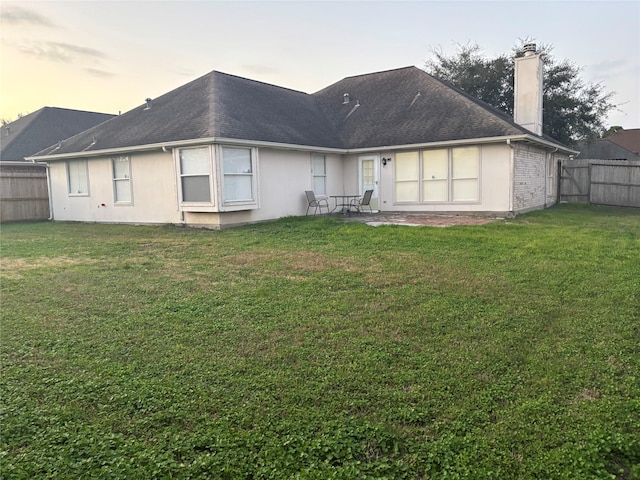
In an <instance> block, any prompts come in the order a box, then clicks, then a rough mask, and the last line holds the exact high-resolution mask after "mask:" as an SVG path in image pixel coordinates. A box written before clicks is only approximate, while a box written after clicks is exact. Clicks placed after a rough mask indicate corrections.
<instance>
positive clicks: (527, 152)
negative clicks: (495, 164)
mask: <svg viewBox="0 0 640 480" xmlns="http://www.w3.org/2000/svg"><path fill="white" fill-rule="evenodd" d="M546 159H547V154H546V152H545V151H544V150H542V149H540V148H536V147H532V146H527V145H516V146H515V152H514V188H513V211H514V212H515V213H518V212H523V211H528V210H535V209H539V208H544V207H545V205H546V200H547V197H546V188H545V183H546V177H545V175H546V174H545V172H546V170H545V161H546Z"/></svg>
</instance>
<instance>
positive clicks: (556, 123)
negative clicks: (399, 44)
mask: <svg viewBox="0 0 640 480" xmlns="http://www.w3.org/2000/svg"><path fill="white" fill-rule="evenodd" d="M529 42H530V40H529V39H526V40H521V41H520V43H519V44H518V45H516V46H514V47H513V51H512V52H511V54H502V55H499V56H497V57H495V58H487V57H486V56H485V55H484V53H483V52H482V49H481V48H480V46H478V45H477V44H466V45H458V49H457V52H456V53H455V54H453V55H445V54H444V53H443V52H442V50H433V51H432V53H433V56H434V58H432V59H430V60H428V61H427V62H426V70H427V72H429V73H430V74H431V75H433V76H435V77H437V78H439V79H441V80H445V81H447V82H449V83H452V84H453V85H455V86H456V87H458V88H460V89H461V90H463V91H465V92H466V93H468V94H469V95H471V96H473V97H475V98H477V99H479V100H482V101H484V102H486V103H488V104H489V105H492V106H493V107H495V108H498V109H500V110H502V111H503V112H505V113H507V114H509V115H513V81H514V64H515V62H514V58H516V57H519V56H522V55H523V46H524V45H525V43H529ZM551 50H552V48H551V47H550V46H548V45H542V46H540V48H539V51H540V52H541V56H542V60H543V62H544V65H545V69H544V86H543V108H544V114H543V120H542V123H543V127H542V130H543V132H544V133H545V134H547V135H549V136H551V137H553V138H555V139H556V140H558V141H560V142H562V143H564V144H567V145H570V146H574V145H575V144H576V143H577V142H579V141H580V140H589V139H592V138H597V137H600V136H601V135H602V133H603V132H604V131H605V127H604V122H605V120H606V117H607V115H608V113H609V112H610V111H611V110H613V109H614V108H615V107H616V105H614V104H613V103H612V102H611V98H612V96H613V95H614V93H613V92H606V91H605V89H604V86H603V85H602V84H601V83H585V82H584V81H583V80H582V79H581V78H580V72H581V71H582V68H580V67H578V66H576V65H575V64H574V63H572V62H570V61H568V60H563V61H560V62H559V61H557V60H556V59H555V58H554V57H553V56H552V55H551Z"/></svg>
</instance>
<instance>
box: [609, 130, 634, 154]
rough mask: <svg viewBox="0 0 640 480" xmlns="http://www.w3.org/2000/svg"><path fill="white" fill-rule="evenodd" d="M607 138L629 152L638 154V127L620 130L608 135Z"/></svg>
mask: <svg viewBox="0 0 640 480" xmlns="http://www.w3.org/2000/svg"><path fill="white" fill-rule="evenodd" d="M607 138H608V139H609V140H611V141H612V142H613V143H615V144H617V145H620V146H621V147H624V148H626V149H627V150H629V151H630V152H633V153H635V154H636V155H640V128H630V129H629V130H620V131H619V132H616V133H614V134H612V135H609V136H608V137H607Z"/></svg>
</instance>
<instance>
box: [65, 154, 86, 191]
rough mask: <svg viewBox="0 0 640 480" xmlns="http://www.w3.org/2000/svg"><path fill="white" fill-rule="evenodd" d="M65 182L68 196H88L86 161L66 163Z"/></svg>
mask: <svg viewBox="0 0 640 480" xmlns="http://www.w3.org/2000/svg"><path fill="white" fill-rule="evenodd" d="M67 180H68V182H69V195H89V179H88V175H87V161H86V160H69V161H68V162H67Z"/></svg>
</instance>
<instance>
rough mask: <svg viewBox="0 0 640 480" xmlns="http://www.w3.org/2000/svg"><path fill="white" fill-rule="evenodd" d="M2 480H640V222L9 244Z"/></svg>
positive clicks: (556, 216)
mask: <svg viewBox="0 0 640 480" xmlns="http://www.w3.org/2000/svg"><path fill="white" fill-rule="evenodd" d="M1 240H2V243H1V248H2V256H1V259H2V270H1V281H2V283H1V293H2V297H1V301H2V304H1V313H2V331H1V345H0V347H1V349H0V355H1V357H0V358H1V359H2V375H1V379H0V382H1V384H0V393H1V395H2V403H1V407H2V410H1V428H2V430H1V438H0V461H1V463H0V477H2V478H7V479H9V478H12V479H13V478H16V479H20V478H56V479H58V478H144V479H151V478H181V479H182V478H221V479H235V478H240V479H241V478H246V479H248V478H251V479H260V478H264V479H266V478H272V479H279V478H283V479H284V478H287V479H289V478H300V479H327V478H343V479H353V478H412V479H413V478H416V479H419V478H423V479H427V478H430V479H454V478H469V479H480V478H496V479H506V478H509V479H529V478H540V479H543V478H544V479H576V478H580V479H602V478H611V479H616V478H619V479H632V478H640V215H639V213H638V211H637V210H634V209H615V208H604V207H601V208H598V207H585V206H562V207H559V208H554V209H551V210H547V211H542V212H535V213H531V214H528V215H523V216H520V217H517V218H516V219H514V220H509V221H503V222H498V223H494V224H489V225H484V226H473V227H450V228H431V227H423V228H412V227H399V226H383V227H377V228H372V227H368V226H366V225H363V224H355V223H343V222H341V221H340V220H337V219H328V218H288V219H283V220H280V221H276V222H271V223H265V224H260V225H255V226H247V227H242V228H237V229H232V230H225V231H220V232H217V231H207V230H197V229H184V228H178V227H173V226H118V225H89V224H74V223H31V224H29V223H26V224H10V225H4V226H3V227H2V233H1Z"/></svg>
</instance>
